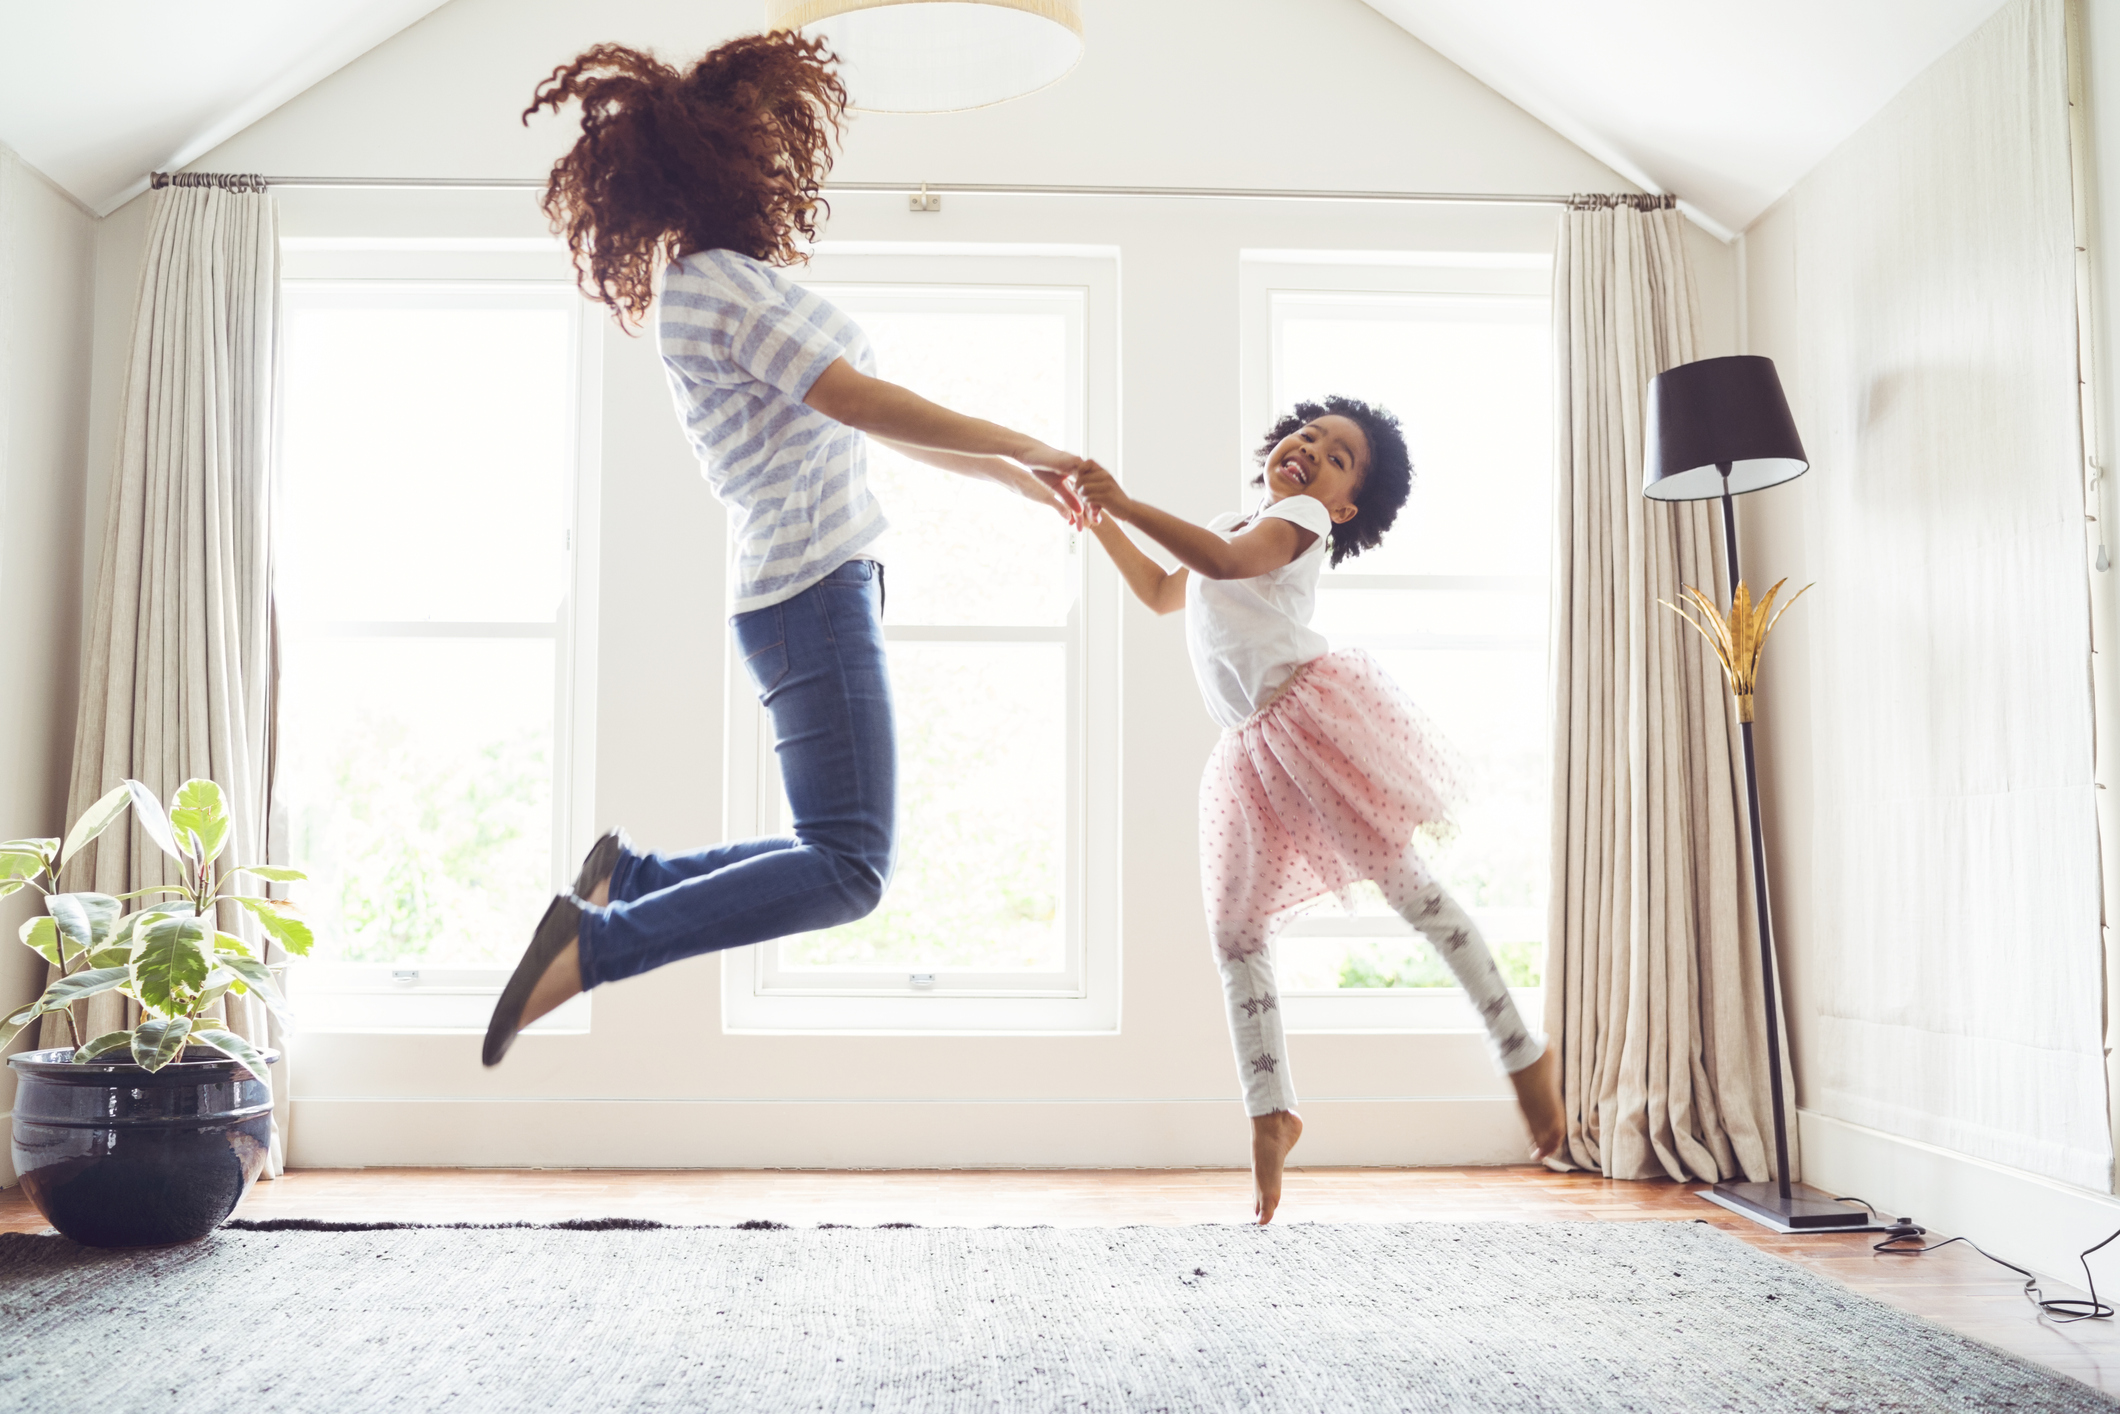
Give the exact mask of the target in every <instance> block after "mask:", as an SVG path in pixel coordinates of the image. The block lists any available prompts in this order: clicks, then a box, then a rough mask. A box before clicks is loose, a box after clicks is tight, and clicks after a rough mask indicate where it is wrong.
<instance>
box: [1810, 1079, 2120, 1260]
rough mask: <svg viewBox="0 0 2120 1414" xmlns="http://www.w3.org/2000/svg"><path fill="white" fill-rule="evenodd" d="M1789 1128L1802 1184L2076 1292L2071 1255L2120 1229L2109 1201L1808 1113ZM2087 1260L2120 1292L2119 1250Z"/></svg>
mask: <svg viewBox="0 0 2120 1414" xmlns="http://www.w3.org/2000/svg"><path fill="white" fill-rule="evenodd" d="M1797 1126H1798V1133H1799V1134H1800V1135H1801V1137H1802V1144H1803V1176H1804V1178H1805V1180H1806V1181H1807V1182H1809V1183H1811V1184H1813V1185H1814V1186H1816V1187H1819V1188H1823V1189H1826V1190H1827V1191H1829V1192H1831V1193H1833V1194H1834V1195H1836V1196H1838V1195H1842V1194H1852V1195H1855V1196H1858V1197H1861V1198H1864V1199H1866V1200H1868V1201H1869V1202H1872V1203H1879V1204H1882V1205H1883V1206H1884V1207H1885V1208H1886V1209H1888V1210H1889V1214H1890V1216H1893V1217H1898V1216H1902V1215H1903V1216H1906V1217H1911V1218H1912V1219H1913V1220H1914V1221H1915V1222H1917V1223H1920V1224H1921V1225H1922V1226H1923V1227H1925V1228H1928V1229H1930V1230H1931V1231H1932V1232H1933V1233H1936V1234H1938V1235H1939V1236H1942V1237H1959V1236H1963V1237H1967V1238H1970V1239H1972V1240H1973V1241H1974V1242H1977V1243H1979V1244H1980V1245H1981V1246H1982V1247H1984V1248H1986V1249H1987V1250H1988V1251H1990V1252H1992V1253H1994V1254H1995V1255H1996V1256H1998V1257H2002V1258H2005V1259H2007V1260H2008V1261H2012V1262H2015V1263H2017V1264H2018V1265H2019V1266H2022V1267H2029V1268H2030V1269H2031V1270H2033V1271H2035V1272H2037V1273H2039V1275H2040V1276H2042V1277H2045V1278H2047V1279H2049V1280H2052V1281H2056V1282H2061V1283H2065V1284H2066V1285H2068V1286H2070V1287H2071V1288H2075V1289H2079V1290H2080V1289H2081V1287H2082V1285H2083V1267H2082V1264H2081V1263H2080V1262H2078V1261H2077V1254H2078V1253H2080V1252H2082V1251H2083V1249H2084V1248H2086V1247H2089V1246H2091V1245H2092V1244H2093V1243H2095V1242H2097V1241H2099V1240H2100V1239H2101V1238H2104V1237H2106V1236H2107V1235H2109V1234H2110V1233H2111V1232H2112V1231H2113V1230H2114V1229H2115V1228H2120V1198H2116V1197H2114V1196H2113V1195H2112V1194H2110V1193H2094V1192H2092V1191H2091V1190H2089V1189H2087V1188H2077V1187H2075V1186H2074V1185H2073V1184H2067V1183H2060V1182H2057V1181H2055V1180H2054V1179H2050V1178H2042V1177H2040V1176H2039V1175H2037V1174H2031V1173H2025V1172H2024V1171H2023V1170H2021V1169H2013V1168H2009V1167H2007V1166H2005V1165H2003V1164H1998V1163H1993V1162H1990V1161H1989V1160H1986V1159H1976V1158H1971V1157H1969V1156H1967V1155H1965V1154H1960V1153H1956V1152H1954V1151H1952V1150H1949V1149H1944V1148H1940V1147H1938V1146H1937V1145H1934V1144H1928V1143H1924V1142H1922V1141H1921V1140H1918V1139H1903V1138H1900V1137H1899V1136H1898V1135H1894V1134H1886V1133H1884V1132H1883V1131H1882V1130H1876V1129H1870V1128H1867V1127H1865V1126H1863V1125H1859V1124H1850V1123H1848V1122H1847V1121H1846V1120H1840V1119H1832V1118H1829V1117H1828V1116H1825V1115H1821V1114H1814V1113H1813V1112H1811V1111H1809V1110H1798V1111H1797ZM1930 1240H1931V1241H1934V1240H1935V1238H1933V1237H1932V1238H1931V1239H1930ZM2092 1261H2093V1263H2094V1264H2095V1265H2094V1270H2096V1271H2097V1272H2098V1274H2099V1277H2100V1279H2101V1280H2102V1279H2104V1278H2105V1277H2106V1276H2108V1275H2110V1276H2111V1278H2112V1282H2113V1286H2114V1287H2115V1288H2116V1289H2120V1244H2115V1246H2114V1247H2112V1248H2107V1249H2106V1251H2105V1252H2103V1253H2100V1254H2099V1255H2098V1256H2097V1257H2095V1258H2093V1259H2092ZM1996 1271H1997V1272H1998V1273H1999V1274H2000V1276H2002V1277H2007V1276H2008V1275H2009V1273H2008V1272H2005V1271H2003V1270H2002V1269H2001V1268H2000V1267H1998V1268H1996Z"/></svg>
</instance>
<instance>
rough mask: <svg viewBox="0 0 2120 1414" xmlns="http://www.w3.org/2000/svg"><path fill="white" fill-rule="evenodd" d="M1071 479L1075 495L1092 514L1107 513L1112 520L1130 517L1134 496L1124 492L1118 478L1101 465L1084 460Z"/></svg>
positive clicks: (1124, 489)
mask: <svg viewBox="0 0 2120 1414" xmlns="http://www.w3.org/2000/svg"><path fill="white" fill-rule="evenodd" d="M1071 479H1072V480H1073V482H1074V486H1075V495H1076V496H1077V497H1078V498H1079V499H1080V500H1081V501H1082V503H1083V504H1084V505H1086V506H1088V507H1089V509H1090V513H1091V514H1092V515H1108V516H1111V517H1112V518H1113V519H1114V520H1130V519H1132V517H1133V509H1134V498H1133V497H1131V496H1129V495H1127V494H1126V488H1124V487H1123V486H1121V485H1120V484H1119V478H1118V477H1116V476H1113V475H1112V474H1111V473H1110V472H1108V471H1106V470H1105V469H1104V468H1103V467H1101V466H1099V465H1097V464H1096V463H1095V462H1093V461H1086V460H1085V461H1084V462H1083V463H1082V469H1081V470H1079V471H1077V472H1076V473H1075V474H1074V476H1073V477H1072V478H1071Z"/></svg>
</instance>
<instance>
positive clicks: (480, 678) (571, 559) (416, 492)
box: [274, 255, 594, 1030]
mask: <svg viewBox="0 0 2120 1414" xmlns="http://www.w3.org/2000/svg"><path fill="white" fill-rule="evenodd" d="M458 258H459V259H461V255H459V257H458ZM314 263H315V257H314V256H312V264H314ZM284 308H285V323H284V329H285V353H284V364H283V377H282V390H281V406H280V455H279V483H278V487H279V498H278V505H277V511H276V514H277V521H276V526H277V537H278V538H277V540H276V562H275V574H276V580H275V596H276V604H277V611H278V616H279V625H280V657H281V666H280V701H279V748H278V758H277V761H278V764H277V771H276V781H275V792H274V801H275V806H274V808H275V823H276V826H277V828H278V832H279V836H280V838H282V839H283V840H284V841H285V846H284V848H285V852H286V854H287V857H288V858H289V859H290V860H292V861H295V862H297V863H298V864H299V865H300V867H302V868H304V869H305V870H306V871H307V872H308V873H309V875H310V882H309V883H308V884H307V885H306V886H305V887H304V890H303V893H302V895H301V897H302V900H303V903H304V905H305V908H306V911H307V913H308V914H309V916H310V918H311V919H312V921H313V922H314V924H315V927H316V930H317V936H318V944H317V949H316V952H315V954H314V956H313V958H312V959H311V960H310V961H309V962H307V963H305V964H304V965H303V966H302V967H301V968H299V969H298V974H299V975H298V977H297V979H296V985H297V987H298V989H299V990H300V991H301V992H302V994H303V1002H302V1005H303V1015H304V1023H305V1025H306V1026H308V1027H310V1028H312V1029H322V1030H333V1029H354V1030H375V1029H390V1030H398V1029H419V1030H425V1029H444V1030H459V1029H465V1030H478V1029H483V1027H484V1025H485V1022H486V1012H487V1011H488V1010H489V1009H490V1007H491V998H492V996H493V994H494V993H495V992H497V991H498V990H499V987H500V984H501V982H502V981H503V980H504V979H505V977H506V975H507V970H508V968H509V967H511V966H512V965H513V963H514V960H515V958H516V956H517V955H518V954H519V953H520V952H521V950H522V946H523V942H524V940H525V939H526V938H527V937H528V936H529V935H530V932H531V930H532V928H533V927H534V926H535V924H536V922H537V919H538V917H539V915H540V914H541V912H542V911H543V909H544V907H545V905H546V902H547V901H548V900H549V899H550V897H551V895H552V893H553V891H554V889H555V888H556V887H558V886H559V884H560V882H561V880H562V879H563V877H565V875H566V874H567V873H569V872H571V867H572V864H573V862H574V856H575V854H576V852H577V850H578V848H579V847H580V845H581V836H582V834H583V833H584V831H583V829H582V826H583V825H584V824H585V823H586V822H585V821H583V820H582V819H581V818H580V816H581V814H582V813H584V812H583V811H580V810H577V808H576V807H577V804H581V805H584V806H585V805H586V803H587V799H588V791H587V790H586V788H581V789H578V788H577V784H578V783H585V782H586V773H587V769H588V764H589V763H588V761H587V751H586V742H587V741H588V740H589V737H588V731H587V728H588V723H587V722H586V721H584V720H583V718H584V715H585V708H586V705H587V703H588V701H589V700H590V695H589V693H588V692H586V691H578V690H577V684H580V683H586V682H588V681H591V680H592V679H591V678H590V673H591V666H590V664H589V661H588V660H589V645H588V644H587V642H586V641H585V638H586V636H585V634H584V633H583V632H582V629H583V628H584V627H585V626H586V625H587V624H588V623H589V622H591V621H592V620H591V619H590V617H589V616H587V615H585V614H583V613H582V612H581V599H582V595H581V594H580V593H579V592H578V587H579V586H581V585H582V584H584V583H585V582H586V569H585V566H584V563H583V561H584V559H585V556H584V555H583V554H581V553H580V552H579V549H578V546H579V543H580V538H579V537H578V536H577V531H578V530H579V529H580V527H579V526H578V524H577V515H576V507H577V505H579V504H581V503H582V501H583V499H584V480H585V478H584V475H583V471H584V458H583V457H582V455H581V449H582V447H583V445H584V442H585V438H584V436H583V422H584V418H583V402H584V399H583V395H582V387H583V367H584V350H583V345H584V343H585V328H589V329H593V328H594V323H593V321H587V320H584V318H583V317H582V310H583V305H582V301H581V299H580V297H579V296H578V295H576V294H575V293H574V292H573V290H572V289H571V288H570V287H569V286H567V285H566V284H564V283H548V282H507V281H477V282H474V281H464V280H457V281H443V280H403V279H397V280H324V279H311V280H300V279H296V280H290V281H289V282H288V283H287V286H286V289H285V306H284ZM551 1020H552V1025H551V1026H550V1027H549V1028H547V1029H553V1030H579V1029H583V1028H584V1027H585V1025H586V1008H585V1007H584V1006H579V1005H577V1006H573V1007H571V1009H567V1010H564V1011H563V1012H561V1013H555V1014H554V1016H553V1018H552V1019H551Z"/></svg>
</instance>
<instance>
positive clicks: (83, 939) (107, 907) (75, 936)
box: [44, 894, 125, 955]
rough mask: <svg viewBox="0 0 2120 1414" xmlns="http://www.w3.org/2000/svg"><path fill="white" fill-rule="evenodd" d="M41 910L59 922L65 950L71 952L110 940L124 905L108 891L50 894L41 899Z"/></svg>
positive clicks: (78, 951)
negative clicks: (105, 892)
mask: <svg viewBox="0 0 2120 1414" xmlns="http://www.w3.org/2000/svg"><path fill="white" fill-rule="evenodd" d="M44 911H45V912H46V913H49V914H50V915H51V916H52V920H53V921H54V922H56V923H57V924H58V925H59V932H60V934H61V936H63V937H64V938H65V939H66V946H67V952H68V953H69V955H74V954H79V953H83V952H87V951H88V950H89V949H91V948H95V947H99V946H101V945H102V944H104V943H106V942H108V941H110V934H111V929H113V928H115V927H116V926H117V923H118V916H119V915H120V914H122V913H124V912H125V905H124V904H122V903H120V902H118V901H117V900H116V899H114V898H112V897H111V896H110V895H109V894H53V895H52V896H51V897H50V898H48V899H46V900H45V901H44Z"/></svg>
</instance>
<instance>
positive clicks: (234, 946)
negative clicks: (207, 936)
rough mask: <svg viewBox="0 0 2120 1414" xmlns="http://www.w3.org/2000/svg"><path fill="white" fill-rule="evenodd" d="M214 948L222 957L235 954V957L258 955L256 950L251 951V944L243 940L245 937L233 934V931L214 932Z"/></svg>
mask: <svg viewBox="0 0 2120 1414" xmlns="http://www.w3.org/2000/svg"><path fill="white" fill-rule="evenodd" d="M213 950H214V951H215V952H216V953H217V954H219V955H220V956H222V957H230V956H234V957H256V956H257V954H256V953H255V952H252V951H251V948H250V944H249V943H247V942H245V941H243V939H241V938H239V937H237V936H236V935H235V934H233V933H216V934H214V935H213Z"/></svg>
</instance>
